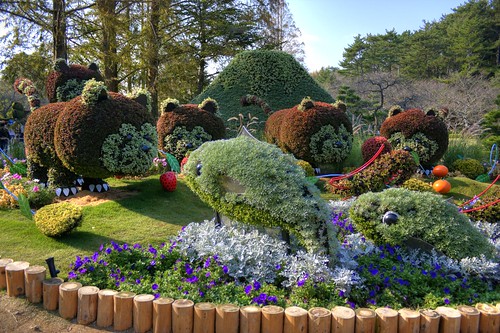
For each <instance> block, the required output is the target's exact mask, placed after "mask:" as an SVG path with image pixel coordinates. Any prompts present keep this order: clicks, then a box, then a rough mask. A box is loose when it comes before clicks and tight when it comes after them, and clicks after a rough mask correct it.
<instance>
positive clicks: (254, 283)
mask: <svg viewBox="0 0 500 333" xmlns="http://www.w3.org/2000/svg"><path fill="white" fill-rule="evenodd" d="M253 288H254V289H255V290H256V291H257V290H259V289H260V283H259V281H254V282H253Z"/></svg>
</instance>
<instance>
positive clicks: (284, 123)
mask: <svg viewBox="0 0 500 333" xmlns="http://www.w3.org/2000/svg"><path fill="white" fill-rule="evenodd" d="M345 111H346V106H345V104H343V103H340V102H337V103H335V104H329V103H324V102H314V101H312V100H311V99H309V98H304V99H303V100H302V102H301V103H300V104H299V105H296V106H294V107H293V108H291V109H284V110H280V111H277V112H275V113H273V114H272V115H271V116H269V118H268V119H267V121H266V126H265V130H264V134H265V137H266V140H267V142H269V143H274V144H276V145H278V146H279V147H280V148H281V150H283V151H284V152H287V153H292V154H293V155H294V156H295V157H296V158H297V159H301V160H304V161H307V162H309V163H310V164H311V165H312V166H313V167H319V166H320V165H322V166H333V165H335V166H337V167H338V165H339V164H340V163H341V162H342V161H344V160H345V159H346V158H347V156H348V155H349V153H350V152H351V148H352V141H353V134H352V124H351V121H350V120H349V117H348V116H347V115H346V113H345Z"/></svg>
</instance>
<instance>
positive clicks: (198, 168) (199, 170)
mask: <svg viewBox="0 0 500 333" xmlns="http://www.w3.org/2000/svg"><path fill="white" fill-rule="evenodd" d="M202 166H203V165H202V164H201V162H200V163H198V164H197V165H196V175H197V176H200V175H201V168H202Z"/></svg>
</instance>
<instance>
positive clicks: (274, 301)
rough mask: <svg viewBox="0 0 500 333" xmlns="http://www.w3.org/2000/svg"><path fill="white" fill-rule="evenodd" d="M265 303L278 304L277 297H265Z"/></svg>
mask: <svg viewBox="0 0 500 333" xmlns="http://www.w3.org/2000/svg"><path fill="white" fill-rule="evenodd" d="M267 301H268V302H272V303H278V297H276V296H268V297H267Z"/></svg>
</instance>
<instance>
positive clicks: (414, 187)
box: [401, 178, 434, 192]
mask: <svg viewBox="0 0 500 333" xmlns="http://www.w3.org/2000/svg"><path fill="white" fill-rule="evenodd" d="M401 187H402V188H406V189H408V190H410V191H420V192H434V190H433V189H432V185H431V184H429V183H428V182H425V181H423V180H421V179H418V178H410V179H408V180H406V181H405V182H404V183H403V184H401Z"/></svg>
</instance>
